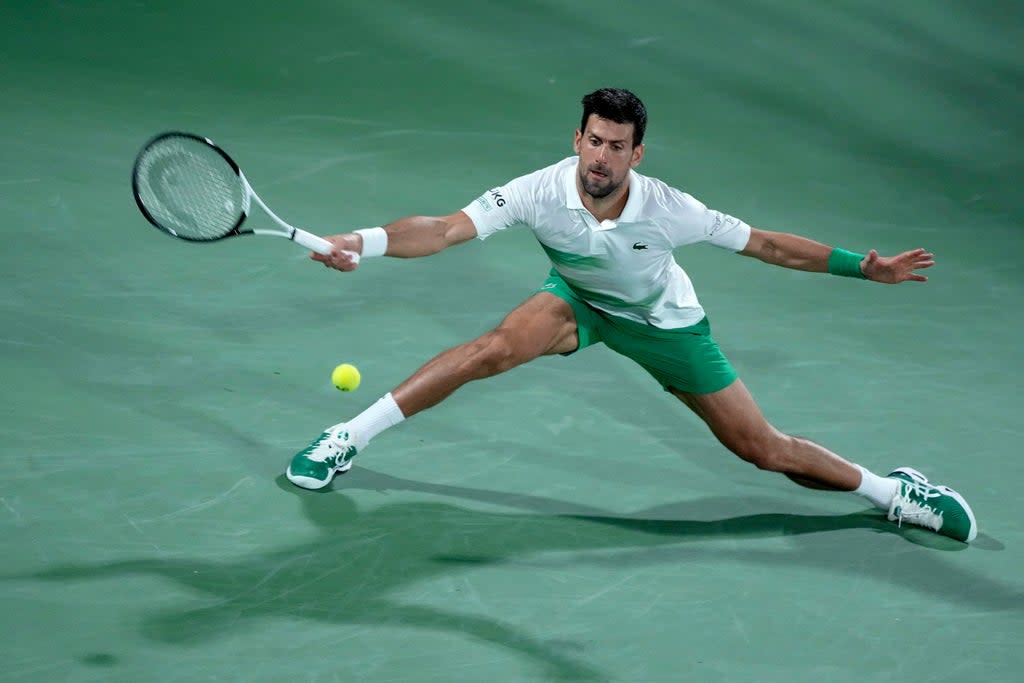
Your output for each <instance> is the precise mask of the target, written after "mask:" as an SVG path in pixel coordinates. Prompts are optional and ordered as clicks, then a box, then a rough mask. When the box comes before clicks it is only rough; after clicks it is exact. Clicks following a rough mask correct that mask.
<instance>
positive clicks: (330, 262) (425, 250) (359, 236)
mask: <svg viewBox="0 0 1024 683" xmlns="http://www.w3.org/2000/svg"><path fill="white" fill-rule="evenodd" d="M381 230H383V233H380V232H379V231H381ZM373 233H376V234H373ZM476 235H477V232H476V226H474V224H473V221H472V220H470V218H469V216H467V215H466V214H465V213H464V212H462V211H456V212H455V213H453V214H451V215H448V216H436V217H435V216H409V217H408V218H400V219H399V220H397V221H394V222H393V223H388V224H387V225H385V226H384V227H383V228H373V229H371V230H369V231H357V232H347V233H343V234H340V235H331V236H330V237H327V238H326V239H327V240H328V241H329V242H331V243H332V244H333V245H334V247H335V248H334V251H333V252H332V253H331V254H330V255H329V256H321V255H320V254H317V253H313V254H310V258H312V259H313V260H314V261H319V262H320V263H323V264H324V265H325V266H330V267H332V268H337V269H338V270H353V269H355V267H356V265H357V262H356V261H355V260H353V259H352V258H350V257H349V256H348V255H346V253H345V252H356V253H357V254H363V255H366V254H367V250H366V247H367V244H366V242H365V240H366V239H367V238H369V239H372V240H373V241H374V242H375V244H374V245H373V249H374V253H373V254H372V255H373V256H395V257H398V258H415V257H417V256H430V255H431V254H436V253H438V252H439V251H443V250H444V249H447V248H448V247H451V246H454V245H456V244H460V243H462V242H466V241H468V240H471V239H473V238H474V237H476Z"/></svg>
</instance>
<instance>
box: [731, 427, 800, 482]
mask: <svg viewBox="0 0 1024 683" xmlns="http://www.w3.org/2000/svg"><path fill="white" fill-rule="evenodd" d="M720 440H721V441H722V444H723V445H724V446H725V447H726V448H728V449H729V450H730V451H732V452H733V453H735V454H736V455H738V456H739V457H740V458H742V459H743V460H746V461H747V462H749V463H750V464H752V465H754V466H755V467H757V468H758V469H761V470H767V471H769V472H784V471H786V468H787V462H788V459H789V458H788V453H789V442H790V441H791V440H792V437H790V436H787V435H786V434H783V433H781V432H779V431H777V430H775V429H774V428H768V429H763V430H756V431H755V430H751V431H745V432H737V433H735V434H729V435H723V436H720Z"/></svg>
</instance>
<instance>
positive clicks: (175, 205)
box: [136, 137, 248, 240]
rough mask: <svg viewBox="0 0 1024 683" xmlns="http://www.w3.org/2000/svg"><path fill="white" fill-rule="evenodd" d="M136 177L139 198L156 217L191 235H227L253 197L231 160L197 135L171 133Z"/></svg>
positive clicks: (141, 163) (149, 152)
mask: <svg viewBox="0 0 1024 683" xmlns="http://www.w3.org/2000/svg"><path fill="white" fill-rule="evenodd" d="M136 180H137V191H138V196H139V200H140V201H141V202H142V204H143V205H144V206H145V208H146V210H147V211H148V212H149V214H150V216H152V219H153V220H154V221H155V222H156V223H157V224H158V225H159V226H160V227H162V228H163V229H164V230H167V231H168V232H170V233H171V234H173V235H176V236H178V237H183V238H185V239H193V240H212V239H218V238H220V237H223V236H224V235H226V234H228V233H229V232H231V231H232V230H233V229H234V228H235V227H237V225H238V224H239V220H240V219H241V218H242V216H243V215H244V214H245V212H246V211H247V209H248V207H247V206H246V204H247V202H246V201H245V200H246V198H247V196H248V195H247V194H246V191H245V188H244V186H243V184H242V180H241V178H239V176H238V174H237V173H236V172H235V169H234V168H233V167H232V166H231V164H229V163H228V162H227V160H226V159H224V157H222V156H221V155H220V154H219V153H218V152H217V151H216V150H215V149H213V148H212V147H210V146H209V145H207V144H205V143H203V142H201V141H198V140H194V139H191V138H187V137H167V138H164V139H162V140H160V141H159V142H158V143H156V144H154V145H153V146H151V147H150V148H149V149H147V150H146V151H145V153H144V154H143V155H142V156H141V157H140V159H139V161H138V166H137V177H136Z"/></svg>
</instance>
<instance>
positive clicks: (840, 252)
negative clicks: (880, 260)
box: [828, 249, 866, 280]
mask: <svg viewBox="0 0 1024 683" xmlns="http://www.w3.org/2000/svg"><path fill="white" fill-rule="evenodd" d="M863 260H864V254H858V253H856V252H853V251H846V250H845V249H833V250H832V253H831V254H829V257H828V272H830V273H831V274H833V275H842V276H843V277H859V278H860V279H861V280H864V279H866V276H865V275H864V273H863V272H862V271H861V269H860V262H861V261H863Z"/></svg>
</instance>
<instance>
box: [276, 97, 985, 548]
mask: <svg viewBox="0 0 1024 683" xmlns="http://www.w3.org/2000/svg"><path fill="white" fill-rule="evenodd" d="M582 103H583V116H582V119H581V121H580V127H579V129H578V130H577V131H576V133H575V139H574V141H573V147H574V150H575V152H576V156H572V157H569V158H567V159H564V160H562V161H559V162H558V163H556V164H553V165H551V166H548V167H547V168H542V169H540V170H538V171H535V172H533V173H530V174H528V175H525V176H522V177H519V178H516V179H514V180H511V181H509V182H508V183H506V184H504V185H502V186H500V187H496V188H494V189H492V190H488V191H487V192H484V193H483V194H482V195H481V196H480V197H478V198H477V199H475V200H474V201H473V202H471V203H470V204H469V205H468V206H466V207H465V208H463V209H462V210H461V211H457V212H455V213H453V214H451V215H448V216H443V217H425V216H415V217H409V218H403V219H401V220H397V221H395V222H393V223H390V224H388V225H386V226H384V227H376V228H368V229H362V230H356V231H354V232H351V233H345V234H341V235H335V236H332V237H330V238H328V239H329V240H330V241H331V242H332V243H333V244H334V245H335V249H334V251H333V252H332V253H331V254H330V255H328V256H321V255H318V254H312V258H313V259H314V260H316V261H319V262H321V263H323V264H324V265H325V266H328V267H331V268H335V269H337V270H341V271H351V270H354V269H355V268H356V267H357V264H356V262H355V261H353V259H352V258H351V257H350V256H349V255H347V254H345V253H344V252H345V250H349V251H354V252H358V253H360V254H361V255H362V257H363V258H367V257H373V256H382V255H387V256H395V257H402V258H410V257H420V256H429V255H431V254H436V253H438V252H440V251H442V250H443V249H447V248H448V247H451V246H454V245H456V244H460V243H462V242H466V241H468V240H470V239H472V238H474V237H476V238H478V239H481V240H483V239H486V238H487V237H489V236H490V235H493V234H494V233H496V232H498V231H500V230H504V229H505V228H508V227H510V226H513V225H517V224H523V225H526V226H528V227H529V228H530V229H531V230H532V231H533V233H534V236H535V237H536V238H537V240H538V241H539V242H540V244H541V246H542V247H543V248H544V251H545V252H546V253H547V255H548V257H549V258H550V260H551V265H552V269H551V272H550V274H549V275H548V277H547V280H545V281H544V282H543V283H542V284H541V286H540V287H539V288H538V289H537V291H536V292H535V293H534V294H533V295H532V296H530V297H529V298H528V299H527V300H526V301H525V302H523V303H522V304H521V305H520V306H519V307H517V308H516V309H515V310H513V311H512V312H511V313H509V314H508V316H507V317H506V318H505V319H504V320H503V321H502V322H501V324H499V325H498V326H497V327H496V328H495V329H493V330H491V331H490V332H487V333H486V334H484V335H482V336H480V337H478V338H477V339H474V340H472V341H469V342H467V343H465V344H462V345H461V346H457V347H455V348H452V349H449V350H447V351H445V352H443V353H441V354H440V355H438V356H436V357H434V358H433V359H432V360H430V361H429V362H427V363H426V364H425V365H424V366H423V367H421V368H420V369H419V370H417V371H416V372H415V373H414V374H413V375H412V376H411V377H409V378H408V379H407V380H405V381H404V382H403V383H402V384H400V385H399V386H398V387H396V388H395V389H394V390H393V391H391V392H390V393H388V394H386V395H385V396H383V397H382V398H381V399H380V400H378V401H377V402H376V403H374V404H373V405H371V406H370V407H369V408H367V409H366V410H365V411H364V412H362V413H360V414H359V415H357V416H356V417H355V418H354V419H352V420H349V421H347V422H342V423H340V424H336V425H333V426H331V427H328V428H327V429H326V430H325V431H324V432H323V433H322V434H321V435H320V436H319V437H317V438H316V439H314V440H313V442H312V443H310V444H309V446H307V447H306V448H304V449H303V450H301V451H300V452H298V453H297V454H296V455H295V456H294V457H293V458H292V460H291V463H290V464H289V466H288V469H287V476H288V479H289V480H290V481H292V482H293V483H294V484H296V485H298V486H301V487H304V488H309V489H318V488H321V487H323V486H326V485H327V484H328V483H330V481H331V479H332V478H333V477H334V475H335V474H337V473H339V472H345V471H347V470H348V469H349V468H351V466H352V459H353V458H354V457H355V456H356V455H357V454H359V453H362V452H363V450H364V449H365V448H366V446H367V444H369V443H370V440H371V439H373V438H374V437H375V436H377V435H378V434H380V433H381V432H382V431H384V430H385V429H387V428H389V427H393V426H395V425H397V424H398V423H400V422H402V421H403V420H405V419H407V418H409V417H412V416H413V415H415V414H416V413H418V412H420V411H422V410H425V409H426V408H430V407H431V406H434V405H436V404H437V403H439V402H441V401H442V400H444V399H445V398H446V397H448V396H449V395H450V394H451V393H452V392H454V391H455V390H456V389H458V388H459V387H461V386H462V385H464V384H466V383H467V382H469V381H472V380H477V379H482V378H485V377H491V376H493V375H497V374H499V373H502V372H505V371H507V370H511V369H512V368H514V367H516V366H517V365H521V364H523V363H526V362H527V361H530V360H533V359H534V358H537V357H538V356H542V355H548V354H562V355H570V354H572V353H575V352H576V351H578V350H580V349H583V348H585V347H587V346H592V345H594V344H599V343H604V344H605V345H606V346H607V347H609V348H611V349H612V350H614V351H616V352H618V353H621V354H623V355H625V356H626V357H628V358H631V359H632V360H634V361H635V362H636V363H637V364H639V365H640V367H642V368H643V369H644V370H646V371H647V372H648V373H649V374H650V375H651V376H652V377H653V378H654V379H655V380H656V381H657V382H659V383H660V384H661V386H662V387H664V389H665V390H666V391H667V392H669V393H670V394H672V395H673V396H675V397H676V398H678V399H679V400H680V401H682V402H683V403H684V404H686V405H687V406H688V407H689V408H690V409H691V410H693V411H694V412H695V413H696V414H697V415H698V416H699V417H700V418H701V419H703V420H704V422H706V423H707V425H708V427H709V428H710V429H711V432H712V433H713V434H714V435H715V436H716V437H717V438H718V440H719V441H721V443H722V444H723V445H724V446H725V447H726V448H728V449H729V450H730V451H732V452H733V453H735V454H736V455H738V456H739V457H740V458H743V459H744V460H746V461H748V462H750V463H752V464H754V465H755V466H757V467H758V468H760V469H763V470H767V471H770V472H779V473H782V474H784V475H786V476H787V477H789V478H790V479H791V480H793V481H794V482H796V483H797V484H800V485H802V486H805V487H808V488H814V489H825V490H834V491H849V492H853V493H856V494H857V495H859V496H863V497H864V498H866V499H867V500H869V501H871V503H873V504H874V505H875V506H877V507H878V508H879V509H880V510H883V511H885V513H886V515H887V516H888V518H889V519H890V520H893V521H895V522H899V523H908V524H914V525H918V526H921V527H925V528H928V529H932V530H934V531H936V532H938V533H940V534H944V535H946V536H949V537H952V538H955V539H957V540H960V541H964V542H969V541H971V540H972V539H974V537H975V536H976V535H977V523H976V521H975V518H974V514H973V513H972V511H971V508H970V507H969V506H968V504H967V502H966V501H965V500H964V498H963V497H962V496H961V495H960V494H958V493H957V492H956V491H954V490H952V489H950V488H948V487H946V486H938V485H935V484H932V483H930V482H929V481H928V480H927V479H926V478H925V477H924V475H922V474H921V473H919V472H918V471H916V470H914V469H911V468H909V467H901V468H899V469H896V470H895V471H893V472H891V473H890V474H889V475H888V476H884V477H883V476H879V475H877V474H874V473H872V472H869V471H868V470H867V469H865V468H863V467H861V466H859V465H855V464H852V463H850V462H848V461H846V460H844V459H843V458H841V457H840V456H838V455H836V454H835V453H833V452H832V451H830V450H828V449H827V448H825V447H824V446H821V445H819V444H817V443H814V442H812V441H809V440H807V439H804V438H801V437H796V436H791V435H788V434H784V433H783V432H781V431H779V430H778V429H776V428H775V427H773V426H772V425H771V424H770V423H769V422H768V421H767V420H766V419H765V418H764V416H763V415H762V414H761V411H760V410H759V409H758V406H757V404H756V403H755V402H754V399H753V398H752V397H751V395H750V392H749V391H747V388H746V386H744V384H743V382H742V381H741V380H740V379H739V378H738V377H737V375H736V371H735V370H734V369H733V367H732V365H730V363H729V361H728V360H727V359H726V357H725V356H724V355H723V353H722V351H721V350H720V349H719V347H718V344H717V343H716V342H715V339H714V337H713V336H712V334H711V327H710V324H709V323H708V319H707V316H706V315H705V312H704V309H703V308H701V305H700V303H699V301H698V299H697V296H696V294H695V292H694V289H693V286H692V284H691V283H690V279H689V278H688V277H687V275H686V272H685V271H684V270H683V269H682V268H681V267H680V266H679V264H678V263H676V261H675V258H674V256H673V250H674V249H676V248H677V247H681V246H686V245H691V244H697V243H700V242H710V243H711V244H713V245H715V246H717V247H721V248H722V249H728V250H730V251H733V252H737V253H739V254H742V255H744V256H750V257H753V258H756V259H758V260H760V261H763V262H765V263H769V264H772V265H776V266H782V267H785V268H792V269H795V270H803V271H810V272H817V273H831V274H832V275H839V276H846V277H851V278H861V279H867V280H873V281H875V282H881V283H885V284H899V283H903V282H924V281H925V280H926V279H927V278H926V277H925V276H923V275H921V274H920V273H918V272H917V271H919V270H921V269H924V268H929V267H931V266H932V265H933V264H934V261H933V257H932V254H930V253H928V252H926V251H925V250H924V249H914V250H912V251H907V252H904V253H902V254H898V255H896V256H880V255H879V254H878V252H877V251H875V250H871V251H870V252H869V253H868V254H867V255H864V254H859V253H853V252H850V251H846V250H844V249H839V248H833V247H830V246H826V245H824V244H821V243H818V242H815V241H812V240H810V239H807V238H804V237H800V236H797V235H794V234H789V233H782V232H770V231H767V230H760V229H757V228H752V227H750V226H749V225H747V224H746V223H744V222H743V221H741V220H739V219H738V218H734V217H732V216H729V215H726V214H724V213H721V212H719V211H714V210H712V209H709V208H707V207H706V206H704V204H702V203H701V202H699V201H697V200H696V199H694V198H693V197H691V196H690V195H688V194H686V193H684V192H681V191H680V190H677V189H675V188H673V187H670V186H669V185H666V184H665V183H663V182H661V181H660V180H657V179H654V178H650V177H646V176H643V175H641V174H639V173H637V172H636V171H635V170H634V169H636V168H637V166H639V165H640V162H641V161H642V160H643V157H644V145H643V138H644V131H645V128H646V125H647V112H646V109H645V107H644V105H643V103H642V102H641V101H640V100H639V99H638V98H637V97H636V96H635V95H634V94H633V93H631V92H629V91H627V90H620V89H610V88H605V89H601V90H597V91H595V92H592V93H590V94H588V95H586V96H585V97H584V98H583V101H582Z"/></svg>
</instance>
